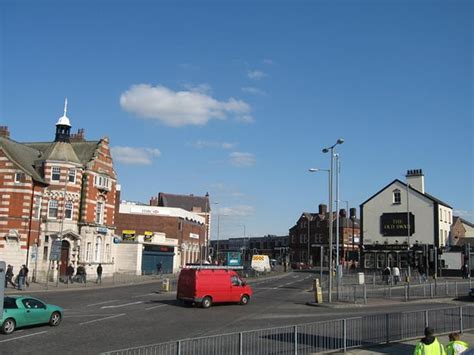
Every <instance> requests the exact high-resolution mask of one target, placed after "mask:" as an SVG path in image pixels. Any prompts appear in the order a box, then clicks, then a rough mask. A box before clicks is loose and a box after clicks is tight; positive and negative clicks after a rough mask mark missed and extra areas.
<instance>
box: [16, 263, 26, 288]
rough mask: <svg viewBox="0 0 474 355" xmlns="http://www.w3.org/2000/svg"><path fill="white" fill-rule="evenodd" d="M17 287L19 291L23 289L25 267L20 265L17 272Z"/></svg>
mask: <svg viewBox="0 0 474 355" xmlns="http://www.w3.org/2000/svg"><path fill="white" fill-rule="evenodd" d="M17 286H18V289H19V290H20V291H22V290H24V289H25V269H24V268H23V267H22V268H21V269H20V272H18V285H17Z"/></svg>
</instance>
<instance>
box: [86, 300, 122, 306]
mask: <svg viewBox="0 0 474 355" xmlns="http://www.w3.org/2000/svg"><path fill="white" fill-rule="evenodd" d="M115 301H118V300H110V301H104V302H99V303H92V304H88V305H87V307H91V306H98V305H100V304H105V303H111V302H115Z"/></svg>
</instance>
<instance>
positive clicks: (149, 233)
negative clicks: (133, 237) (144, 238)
mask: <svg viewBox="0 0 474 355" xmlns="http://www.w3.org/2000/svg"><path fill="white" fill-rule="evenodd" d="M143 235H153V232H148V231H144V232H143Z"/></svg>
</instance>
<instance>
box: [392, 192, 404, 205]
mask: <svg viewBox="0 0 474 355" xmlns="http://www.w3.org/2000/svg"><path fill="white" fill-rule="evenodd" d="M401 203H402V195H401V194H400V190H399V189H395V190H393V204H394V205H399V204H401Z"/></svg>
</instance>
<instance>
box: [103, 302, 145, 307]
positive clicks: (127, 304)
mask: <svg viewBox="0 0 474 355" xmlns="http://www.w3.org/2000/svg"><path fill="white" fill-rule="evenodd" d="M140 303H143V301H138V302H130V303H125V304H118V305H116V306H102V307H100V308H101V309H105V308H120V307H126V306H131V305H132V304H140Z"/></svg>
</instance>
